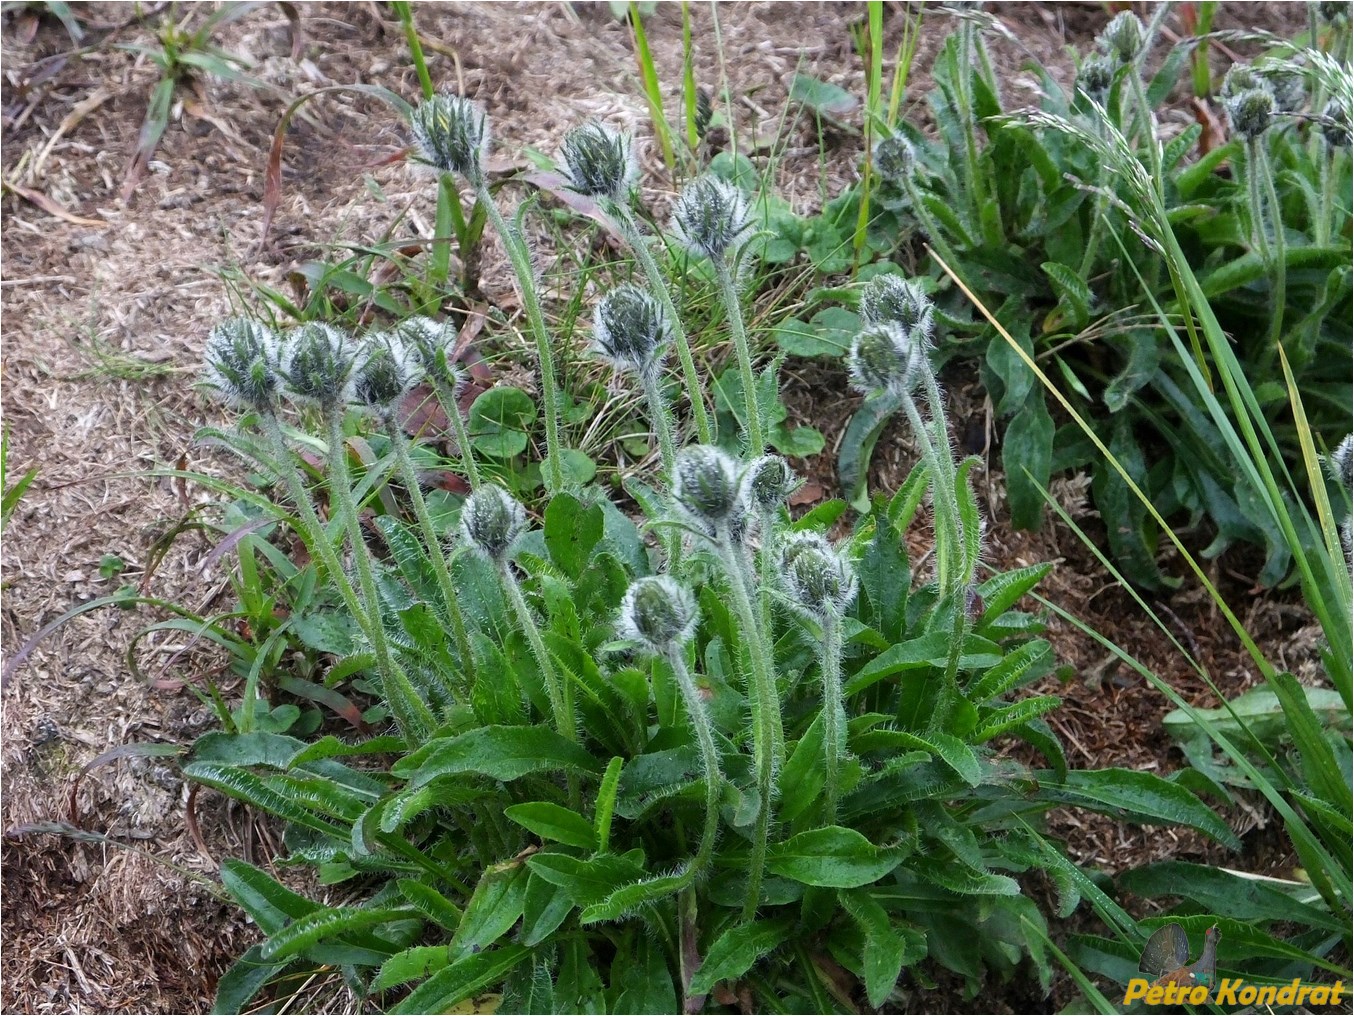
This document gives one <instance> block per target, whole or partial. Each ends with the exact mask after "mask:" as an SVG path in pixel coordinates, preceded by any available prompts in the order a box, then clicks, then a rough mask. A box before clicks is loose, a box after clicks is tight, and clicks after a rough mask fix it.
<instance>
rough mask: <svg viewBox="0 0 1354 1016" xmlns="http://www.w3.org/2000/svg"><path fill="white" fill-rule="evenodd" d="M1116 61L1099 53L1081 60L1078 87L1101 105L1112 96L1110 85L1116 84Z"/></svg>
mask: <svg viewBox="0 0 1354 1016" xmlns="http://www.w3.org/2000/svg"><path fill="white" fill-rule="evenodd" d="M1114 71H1115V67H1114V61H1113V60H1111V59H1110V58H1109V57H1107V56H1101V55H1100V54H1098V53H1092V54H1089V55H1088V56H1087V57H1086V59H1085V60H1083V61H1082V62H1081V67H1080V68H1079V69H1078V71H1077V88H1078V89H1080V90H1081V91H1083V92H1085V93H1086V97H1087V98H1089V99H1091V100H1092V101H1093V102H1096V103H1099V104H1100V105H1101V106H1103V105H1105V102H1106V101H1107V100H1108V99H1109V96H1110V86H1111V85H1113V84H1114Z"/></svg>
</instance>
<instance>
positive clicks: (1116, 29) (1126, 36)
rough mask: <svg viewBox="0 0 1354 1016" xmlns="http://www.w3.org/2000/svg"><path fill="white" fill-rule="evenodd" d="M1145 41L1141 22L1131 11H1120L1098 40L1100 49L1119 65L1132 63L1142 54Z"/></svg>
mask: <svg viewBox="0 0 1354 1016" xmlns="http://www.w3.org/2000/svg"><path fill="white" fill-rule="evenodd" d="M1145 41H1146V33H1145V32H1144V31H1143V27H1142V20H1141V19H1140V18H1139V17H1138V16H1137V15H1136V14H1134V13H1133V12H1132V11H1121V12H1120V13H1118V14H1116V15H1115V16H1114V20H1112V21H1111V22H1110V23H1109V24H1108V25H1106V26H1105V29H1104V31H1103V32H1101V33H1100V38H1099V40H1098V42H1099V44H1100V48H1101V49H1103V50H1104V51H1105V52H1106V53H1108V54H1109V55H1110V56H1113V57H1115V58H1116V59H1117V60H1118V61H1119V62H1120V63H1132V62H1133V61H1134V60H1136V59H1137V58H1138V54H1139V53H1141V52H1142V47H1143V44H1144V42H1145Z"/></svg>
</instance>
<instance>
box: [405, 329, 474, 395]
mask: <svg viewBox="0 0 1354 1016" xmlns="http://www.w3.org/2000/svg"><path fill="white" fill-rule="evenodd" d="M394 333H395V335H396V336H398V337H399V338H400V339H402V340H403V341H404V343H405V345H407V346H408V347H409V348H410V349H411V350H412V351H413V352H414V354H415V355H416V356H417V357H418V360H419V364H420V365H421V366H422V368H423V372H424V373H425V374H426V375H427V376H428V377H429V378H430V379H431V380H433V381H435V382H439V383H441V384H446V385H450V386H451V387H452V389H453V391H454V390H455V389H456V388H457V387H458V386H459V385H460V383H461V381H462V375H461V371H460V368H458V367H457V366H456V363H455V361H454V360H453V359H452V358H453V357H454V356H455V355H456V329H455V328H454V327H452V325H451V322H449V321H434V320H433V319H432V318H427V317H411V318H405V319H404V320H403V321H401V322H400V323H399V324H397V325H396V326H395V328H394Z"/></svg>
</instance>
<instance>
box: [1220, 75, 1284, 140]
mask: <svg viewBox="0 0 1354 1016" xmlns="http://www.w3.org/2000/svg"><path fill="white" fill-rule="evenodd" d="M1223 108H1224V109H1226V110H1227V119H1228V121H1229V122H1230V123H1231V125H1232V133H1233V134H1236V135H1238V136H1239V137H1242V138H1245V139H1246V140H1248V141H1249V140H1251V139H1252V138H1258V137H1259V136H1260V135H1261V134H1263V133H1265V131H1267V130H1269V125H1270V123H1271V122H1273V120H1274V93H1273V92H1272V91H1270V90H1269V89H1268V88H1250V89H1247V90H1246V91H1244V92H1241V93H1240V94H1238V95H1234V96H1233V97H1232V98H1230V99H1227V100H1226V101H1225V102H1224V103H1223Z"/></svg>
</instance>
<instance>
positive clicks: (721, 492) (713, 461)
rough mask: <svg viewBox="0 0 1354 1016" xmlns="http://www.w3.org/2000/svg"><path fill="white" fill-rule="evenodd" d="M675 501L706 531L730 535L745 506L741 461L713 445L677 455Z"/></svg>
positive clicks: (697, 446) (685, 449)
mask: <svg viewBox="0 0 1354 1016" xmlns="http://www.w3.org/2000/svg"><path fill="white" fill-rule="evenodd" d="M676 474H677V475H676V476H675V477H674V478H673V484H672V498H673V501H674V502H676V504H677V507H678V508H680V509H681V510H682V512H683V513H684V514H685V515H686V516H687V517H689V518H690V519H691V520H692V521H694V522H696V523H698V524H699V525H700V526H702V527H703V528H704V529H705V531H706V532H708V533H712V534H713V535H716V536H719V535H721V534H727V533H728V531H729V528H730V526H731V524H732V523H733V522H734V521H735V517H736V516H741V515H742V513H743V512H744V511H745V510H746V505H745V504H744V502H743V499H742V497H741V493H742V490H741V487H742V484H741V482H740V478H739V467H738V462H737V461H736V460H735V459H734V458H733V457H732V456H730V455H728V454H727V453H725V452H723V451H721V450H720V449H718V448H715V447H713V446H712V445H692V446H690V447H688V448H683V449H682V450H681V451H680V452H678V453H677V464H676Z"/></svg>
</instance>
